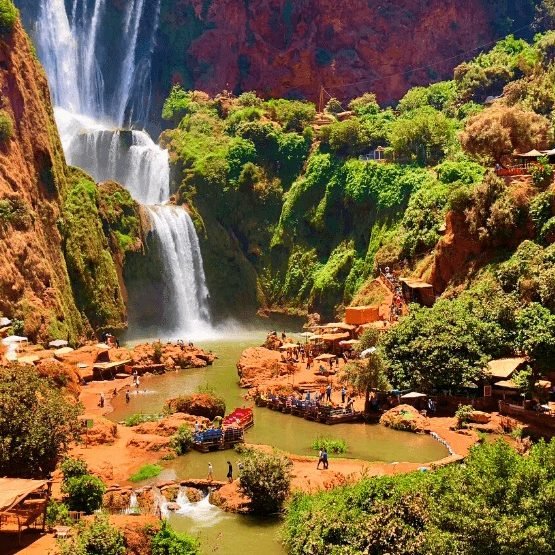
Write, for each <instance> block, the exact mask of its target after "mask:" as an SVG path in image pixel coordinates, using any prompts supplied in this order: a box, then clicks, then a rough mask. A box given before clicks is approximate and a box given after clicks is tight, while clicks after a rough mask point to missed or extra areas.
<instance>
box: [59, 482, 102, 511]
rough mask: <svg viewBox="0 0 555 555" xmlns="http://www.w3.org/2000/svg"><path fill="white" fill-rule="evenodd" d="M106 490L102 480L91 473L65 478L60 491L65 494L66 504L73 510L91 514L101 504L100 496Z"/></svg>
mask: <svg viewBox="0 0 555 555" xmlns="http://www.w3.org/2000/svg"><path fill="white" fill-rule="evenodd" d="M105 491H106V486H105V485H104V482H103V481H102V480H101V479H100V478H99V477H98V476H93V475H92V474H85V475H84V476H74V477H72V478H69V479H68V480H65V481H64V483H63V485H62V492H63V493H64V494H66V495H67V504H68V505H69V508H70V509H72V510H74V511H84V512H86V513H87V514H91V513H93V512H94V511H96V510H97V509H99V508H100V507H101V506H102V496H103V495H104V492H105Z"/></svg>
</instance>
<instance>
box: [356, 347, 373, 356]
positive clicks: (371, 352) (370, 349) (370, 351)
mask: <svg viewBox="0 0 555 555" xmlns="http://www.w3.org/2000/svg"><path fill="white" fill-rule="evenodd" d="M375 352H376V347H370V348H369V349H364V351H362V353H360V356H361V357H362V358H368V357H369V356H370V355H372V354H374V353H375Z"/></svg>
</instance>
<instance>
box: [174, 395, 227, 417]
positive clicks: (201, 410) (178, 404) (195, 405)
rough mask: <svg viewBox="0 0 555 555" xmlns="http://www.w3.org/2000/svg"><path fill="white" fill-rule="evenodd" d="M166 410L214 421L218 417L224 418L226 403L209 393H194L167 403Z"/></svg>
mask: <svg viewBox="0 0 555 555" xmlns="http://www.w3.org/2000/svg"><path fill="white" fill-rule="evenodd" d="M166 408H167V410H168V411H169V412H171V413H177V412H182V413H187V415H194V416H199V417H204V418H207V419H209V420H214V418H215V417H216V416H224V414H225V402H224V401H223V399H221V398H219V397H216V396H215V395H212V394H209V393H193V394H192V395H182V396H180V397H175V398H173V399H168V400H167V401H166ZM201 420H202V419H201Z"/></svg>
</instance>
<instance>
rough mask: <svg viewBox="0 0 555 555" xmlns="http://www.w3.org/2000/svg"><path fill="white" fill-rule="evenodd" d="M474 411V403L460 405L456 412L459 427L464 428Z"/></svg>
mask: <svg viewBox="0 0 555 555" xmlns="http://www.w3.org/2000/svg"><path fill="white" fill-rule="evenodd" d="M473 412H474V408H473V407H472V405H459V408H458V409H457V410H456V412H455V418H456V419H457V427H458V428H463V427H464V426H465V424H467V423H468V422H469V421H470V417H471V416H472V413H473Z"/></svg>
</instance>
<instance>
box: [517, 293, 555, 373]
mask: <svg viewBox="0 0 555 555" xmlns="http://www.w3.org/2000/svg"><path fill="white" fill-rule="evenodd" d="M516 324H517V337H516V344H517V347H518V349H519V350H520V351H522V352H523V353H525V354H526V355H527V356H528V357H529V358H530V359H531V360H532V361H533V362H535V363H536V365H537V366H538V367H539V368H545V369H548V368H550V367H552V365H553V361H554V360H555V315H554V314H553V313H552V312H550V311H549V309H547V308H545V307H543V306H542V305H540V304H539V303H530V305H528V306H527V307H526V308H523V309H522V310H521V311H519V312H518V314H517V319H516Z"/></svg>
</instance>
